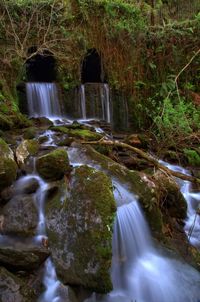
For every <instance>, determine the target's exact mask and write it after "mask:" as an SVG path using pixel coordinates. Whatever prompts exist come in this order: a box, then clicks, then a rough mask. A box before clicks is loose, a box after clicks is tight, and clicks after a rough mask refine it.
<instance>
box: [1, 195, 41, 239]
mask: <svg viewBox="0 0 200 302" xmlns="http://www.w3.org/2000/svg"><path fill="white" fill-rule="evenodd" d="M0 213H1V220H2V224H1V230H0V232H1V233H2V234H13V235H19V236H20V235H21V236H30V235H34V234H35V232H36V228H37V223H38V211H37V208H36V206H35V200H34V196H33V195H18V196H15V197H13V198H12V199H11V200H10V201H9V202H8V203H7V204H6V205H5V206H4V207H3V209H2V210H1V212H0Z"/></svg>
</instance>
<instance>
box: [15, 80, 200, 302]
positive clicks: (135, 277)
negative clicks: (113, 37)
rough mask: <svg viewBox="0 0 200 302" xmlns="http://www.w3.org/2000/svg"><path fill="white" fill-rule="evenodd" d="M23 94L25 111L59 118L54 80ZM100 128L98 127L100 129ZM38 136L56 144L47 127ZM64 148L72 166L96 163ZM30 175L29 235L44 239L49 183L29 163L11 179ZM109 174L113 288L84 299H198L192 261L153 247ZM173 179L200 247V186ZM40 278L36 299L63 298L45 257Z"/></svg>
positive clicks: (105, 110) (131, 200)
mask: <svg viewBox="0 0 200 302" xmlns="http://www.w3.org/2000/svg"><path fill="white" fill-rule="evenodd" d="M80 89H81V103H80V111H81V117H80V118H82V119H84V120H86V121H85V122H86V123H87V112H86V102H85V93H84V86H83V85H82V86H81V88H80ZM102 94H103V97H102V104H101V106H102V118H103V119H105V120H106V121H107V122H110V120H111V113H110V103H109V90H108V85H107V84H105V86H104V91H103V92H102ZM27 96H28V106H29V115H30V116H32V117H38V116H45V117H47V118H49V119H51V120H52V121H54V123H55V121H56V120H58V119H61V120H62V111H61V109H60V106H59V101H58V93H57V90H56V86H55V84H50V83H40V84H39V83H28V84H27ZM52 100H53V101H52ZM52 104H54V105H52ZM99 130H100V131H101V129H99ZM41 136H48V141H46V142H45V143H44V145H45V146H56V143H55V142H54V140H53V135H52V132H51V131H49V130H48V131H46V132H45V133H43V134H41ZM67 151H68V156H69V160H70V164H71V165H72V166H73V167H77V166H80V165H84V164H88V165H90V166H92V167H94V168H95V169H101V168H100V166H99V165H98V164H97V163H92V162H90V159H89V158H80V157H79V156H78V154H77V153H76V150H75V148H69V149H67ZM161 163H162V164H163V165H166V166H167V167H168V168H169V169H171V170H174V171H179V172H181V173H184V174H189V173H190V172H189V171H187V170H185V169H183V168H181V167H179V166H174V165H170V164H168V163H165V162H161ZM104 172H106V171H104ZM30 178H35V179H36V180H37V181H38V183H39V187H38V189H37V191H36V193H35V200H36V205H37V208H38V213H39V219H38V227H37V236H35V237H34V238H33V241H35V242H41V240H46V239H47V238H46V230H45V212H44V204H45V196H46V192H47V190H48V184H47V183H46V182H45V181H43V180H42V178H41V177H40V176H39V175H37V173H36V172H35V169H33V172H32V173H31V174H28V175H26V176H22V177H21V178H20V179H19V180H18V181H17V182H16V183H15V186H16V187H17V188H19V189H20V187H23V186H24V183H26V182H27V181H29V179H30ZM111 179H112V183H113V187H114V197H115V200H116V204H117V214H116V218H115V222H114V227H113V240H112V254H113V255H112V266H111V272H110V273H111V279H112V284H113V291H112V292H110V293H109V294H107V295H104V296H99V295H96V294H93V295H92V296H91V297H90V298H89V299H87V300H86V301H88V302H89V301H91V302H93V301H109V302H121V301H124V302H131V301H132V302H135V301H136V302H199V301H200V274H199V273H198V272H197V271H196V270H195V269H193V268H192V267H191V266H189V265H187V264H185V263H182V262H180V261H178V260H175V259H170V258H167V257H164V256H163V255H162V254H161V253H160V252H158V251H157V249H156V247H155V245H154V243H153V240H152V238H151V234H150V230H149V227H148V224H147V222H146V219H145V217H144V215H143V213H142V210H141V208H140V205H139V202H138V198H137V196H135V195H134V194H132V193H131V192H129V190H128V188H127V187H126V186H125V185H123V184H121V183H120V181H119V179H116V178H114V177H111ZM177 182H178V184H179V186H180V190H181V192H182V194H183V196H184V197H185V199H186V201H187V206H188V212H187V219H186V221H185V232H186V234H187V235H188V237H189V240H190V243H191V244H192V245H194V246H196V247H200V217H199V216H198V215H196V210H197V209H198V208H199V205H200V192H196V193H192V192H191V184H190V183H189V182H187V181H182V180H177ZM191 229H192V232H191ZM43 283H44V286H45V291H44V293H43V294H42V295H41V297H39V300H38V302H61V301H63V300H62V298H61V297H60V296H59V293H58V288H59V285H60V281H59V280H58V278H57V276H56V271H55V267H54V265H53V262H52V260H51V258H50V257H49V258H48V259H47V260H46V263H45V269H44V277H43Z"/></svg>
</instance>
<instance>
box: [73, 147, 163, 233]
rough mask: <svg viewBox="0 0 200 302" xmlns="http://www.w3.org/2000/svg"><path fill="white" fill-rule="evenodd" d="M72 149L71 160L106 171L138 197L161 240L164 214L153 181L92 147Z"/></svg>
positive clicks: (152, 228) (152, 227) (153, 229)
mask: <svg viewBox="0 0 200 302" xmlns="http://www.w3.org/2000/svg"><path fill="white" fill-rule="evenodd" d="M75 146H76V147H75V148H71V149H70V151H69V152H70V154H71V155H70V158H71V160H72V162H73V161H75V162H78V163H82V164H88V165H92V166H95V167H98V169H100V170H102V171H104V172H105V173H106V174H107V175H109V176H111V177H112V178H113V179H116V180H117V181H119V182H120V183H121V184H122V185H124V186H125V187H127V188H128V190H129V191H130V192H132V193H133V194H134V195H137V197H138V200H139V203H140V204H141V206H142V208H143V210H144V212H145V214H146V217H147V220H148V222H149V224H150V227H151V230H152V231H153V232H154V235H155V236H157V237H159V238H160V236H161V235H160V234H162V213H161V211H160V208H159V203H158V198H157V192H156V190H155V184H154V183H153V181H149V180H148V178H147V177H146V176H145V175H144V174H143V173H139V172H137V171H133V170H129V169H127V168H126V167H124V166H122V165H120V164H118V163H116V162H114V161H113V160H112V159H110V158H108V157H106V156H104V155H102V154H100V153H98V152H96V151H95V150H94V149H93V148H92V147H91V146H81V145H79V144H76V145H75Z"/></svg>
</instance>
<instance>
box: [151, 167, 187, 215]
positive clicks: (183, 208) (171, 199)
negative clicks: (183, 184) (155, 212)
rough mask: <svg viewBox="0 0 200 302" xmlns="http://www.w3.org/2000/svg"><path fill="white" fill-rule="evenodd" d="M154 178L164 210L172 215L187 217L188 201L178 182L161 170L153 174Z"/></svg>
mask: <svg viewBox="0 0 200 302" xmlns="http://www.w3.org/2000/svg"><path fill="white" fill-rule="evenodd" d="M153 180H154V182H155V184H156V187H157V189H156V190H157V192H158V196H159V203H160V206H161V208H162V209H163V212H164V211H165V212H166V211H167V212H168V214H169V215H170V216H171V217H175V218H179V219H182V220H184V219H186V217H187V202H186V200H185V199H184V197H183V195H182V194H181V192H180V189H179V187H178V185H177V183H176V182H175V181H174V180H173V179H172V178H169V177H167V176H166V175H165V174H164V173H162V172H159V171H157V172H156V173H155V174H154V175H153Z"/></svg>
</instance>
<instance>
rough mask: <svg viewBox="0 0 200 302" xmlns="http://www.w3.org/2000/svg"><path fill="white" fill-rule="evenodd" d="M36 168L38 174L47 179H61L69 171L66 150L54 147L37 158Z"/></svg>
mask: <svg viewBox="0 0 200 302" xmlns="http://www.w3.org/2000/svg"><path fill="white" fill-rule="evenodd" d="M36 169H37V171H38V173H39V174H40V176H41V177H42V178H44V179H46V180H47V181H53V180H59V179H61V178H62V177H63V176H64V175H65V174H68V173H69V172H70V171H71V168H70V165H69V160H68V155H67V151H66V150H64V149H56V150H54V151H52V152H49V153H48V154H45V155H43V156H41V157H39V158H37V161H36Z"/></svg>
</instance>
